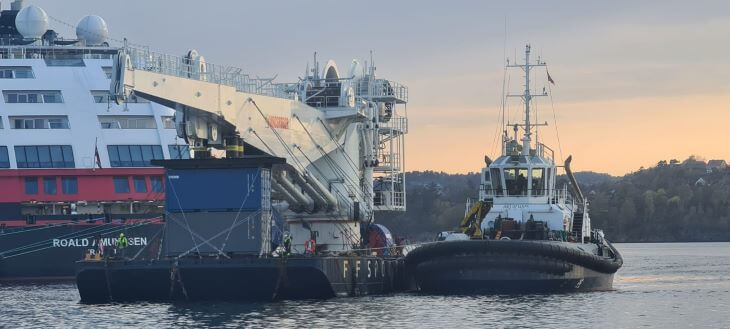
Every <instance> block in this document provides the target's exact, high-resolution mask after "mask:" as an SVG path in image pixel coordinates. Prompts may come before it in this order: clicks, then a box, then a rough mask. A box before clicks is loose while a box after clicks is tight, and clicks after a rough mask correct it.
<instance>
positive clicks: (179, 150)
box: [0, 145, 190, 169]
mask: <svg viewBox="0 0 730 329" xmlns="http://www.w3.org/2000/svg"><path fill="white" fill-rule="evenodd" d="M168 150H169V151H170V158H171V159H190V149H189V147H188V146H187V145H168ZM107 151H108V152H109V164H110V165H111V166H112V167H150V166H152V165H151V164H150V161H151V160H162V159H164V156H163V155H162V147H161V146H160V145H108V146H107ZM15 160H16V163H17V166H18V168H21V169H23V168H75V167H76V166H75V163H74V156H73V148H72V147H71V145H32V146H15ZM0 168H10V157H9V155H8V147H7V146H0Z"/></svg>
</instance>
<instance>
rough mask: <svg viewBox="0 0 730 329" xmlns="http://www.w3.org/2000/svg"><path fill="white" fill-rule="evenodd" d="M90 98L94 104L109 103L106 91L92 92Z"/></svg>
mask: <svg viewBox="0 0 730 329" xmlns="http://www.w3.org/2000/svg"><path fill="white" fill-rule="evenodd" d="M91 97H93V98H94V103H103V104H107V103H109V91H108V90H92V91H91Z"/></svg>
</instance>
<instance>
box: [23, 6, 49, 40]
mask: <svg viewBox="0 0 730 329" xmlns="http://www.w3.org/2000/svg"><path fill="white" fill-rule="evenodd" d="M15 27H16V28H17V29H18V32H20V34H21V35H23V38H26V39H40V38H41V37H42V36H43V34H44V33H46V30H48V14H46V12H45V11H44V10H43V9H41V8H40V7H37V6H33V5H30V6H28V7H24V8H23V9H21V10H20V11H19V12H18V15H17V16H15Z"/></svg>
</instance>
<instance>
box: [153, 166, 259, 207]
mask: <svg viewBox="0 0 730 329" xmlns="http://www.w3.org/2000/svg"><path fill="white" fill-rule="evenodd" d="M265 170H267V169H265V168H225V169H224V168H216V169H209V168H207V169H201V168H185V169H171V168H168V169H167V178H166V180H167V188H166V191H165V192H166V196H165V197H166V202H165V204H166V207H167V211H168V212H172V213H177V212H199V211H206V212H215V211H255V210H258V209H261V207H262V198H261V196H262V193H261V182H262V175H264V176H265V174H264V171H265Z"/></svg>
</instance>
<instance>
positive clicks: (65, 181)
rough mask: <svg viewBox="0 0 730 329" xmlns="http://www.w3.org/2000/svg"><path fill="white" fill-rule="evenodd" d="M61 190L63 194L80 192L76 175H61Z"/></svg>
mask: <svg viewBox="0 0 730 329" xmlns="http://www.w3.org/2000/svg"><path fill="white" fill-rule="evenodd" d="M61 191H62V192H63V194H77V193H79V186H78V180H77V179H76V177H61Z"/></svg>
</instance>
